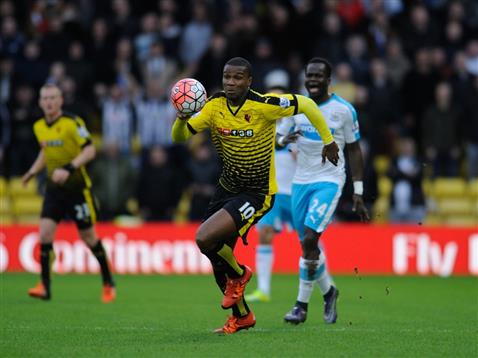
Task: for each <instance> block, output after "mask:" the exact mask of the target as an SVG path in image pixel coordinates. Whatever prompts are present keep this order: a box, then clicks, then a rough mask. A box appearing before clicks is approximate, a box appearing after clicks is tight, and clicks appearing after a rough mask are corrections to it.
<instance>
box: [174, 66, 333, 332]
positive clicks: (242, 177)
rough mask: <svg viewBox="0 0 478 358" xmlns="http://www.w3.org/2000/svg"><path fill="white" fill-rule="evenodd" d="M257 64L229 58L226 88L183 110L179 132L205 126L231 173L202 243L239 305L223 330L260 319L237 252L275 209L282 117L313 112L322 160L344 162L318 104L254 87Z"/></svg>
mask: <svg viewBox="0 0 478 358" xmlns="http://www.w3.org/2000/svg"><path fill="white" fill-rule="evenodd" d="M251 73H252V69H251V65H250V63H249V62H248V61H247V60H246V59H244V58H241V57H235V58H232V59H231V60H229V61H228V62H227V63H226V65H225V66H224V71H223V77H222V82H223V89H224V90H223V91H221V92H219V93H217V94H215V95H213V96H212V97H211V98H210V99H209V100H208V102H207V103H206V105H205V106H204V108H203V109H202V110H201V112H199V113H198V114H196V115H194V116H192V117H187V116H184V115H181V114H179V113H178V118H177V119H176V121H175V122H174V125H173V129H172V138H173V140H174V141H175V142H184V141H186V140H187V139H188V138H190V137H191V136H192V135H194V134H196V133H198V132H201V131H203V130H205V129H209V130H210V131H211V137H212V141H213V143H214V145H215V147H216V150H217V152H218V154H219V156H220V158H221V160H222V164H223V171H222V174H221V177H220V179H219V183H218V185H217V187H216V192H215V194H214V196H213V198H212V200H211V202H210V204H209V207H208V209H207V212H206V215H205V218H204V221H203V223H202V224H201V226H200V227H199V229H198V231H197V233H196V243H197V245H198V246H199V249H200V250H201V252H202V253H203V254H204V255H206V256H207V257H208V258H209V260H210V261H211V264H212V267H213V271H214V276H215V279H216V282H217V284H218V286H219V288H220V289H221V291H222V292H223V294H224V297H223V300H222V304H221V306H222V308H223V309H229V308H232V315H231V316H230V317H229V318H228V320H227V322H226V324H225V325H224V326H223V327H221V328H219V329H217V330H215V332H216V333H220V334H232V333H235V332H237V331H239V330H241V329H248V328H251V327H253V326H254V325H255V323H256V320H255V317H254V314H253V313H252V312H251V310H250V309H249V307H248V306H247V303H246V301H245V300H244V289H245V287H246V284H247V283H248V282H249V280H250V278H251V276H252V272H251V270H250V268H249V267H247V266H245V265H241V264H239V263H238V262H237V260H236V258H235V256H234V253H233V250H234V247H235V245H236V242H237V238H238V236H240V237H241V238H242V239H243V242H244V243H245V244H247V239H246V238H247V233H248V231H249V229H250V228H251V227H252V225H254V224H255V223H256V222H257V221H258V220H259V219H260V218H261V217H262V216H263V215H264V214H265V213H267V212H268V211H269V210H270V208H271V207H272V204H273V201H274V194H275V192H276V191H277V184H276V179H275V168H274V142H275V127H276V125H275V124H276V120H277V119H279V118H282V117H286V116H291V115H294V114H297V113H305V114H306V115H307V117H308V118H309V119H310V121H311V123H312V124H313V125H314V126H315V127H316V128H317V130H318V131H319V133H320V135H321V137H322V138H324V143H325V146H324V150H323V152H322V160H323V161H324V162H325V160H326V159H328V160H329V161H330V162H332V163H333V164H334V165H336V164H337V162H338V147H337V145H336V143H335V142H334V138H333V137H332V134H331V133H330V130H329V129H328V127H327V124H326V122H325V119H324V117H323V115H322V113H321V112H320V110H319V109H318V108H317V106H316V105H315V103H314V102H313V101H312V100H310V99H309V98H306V97H304V96H300V95H293V94H287V95H281V96H276V95H262V94H260V93H257V92H255V91H253V90H252V89H251V88H250V86H251V83H252V75H251Z"/></svg>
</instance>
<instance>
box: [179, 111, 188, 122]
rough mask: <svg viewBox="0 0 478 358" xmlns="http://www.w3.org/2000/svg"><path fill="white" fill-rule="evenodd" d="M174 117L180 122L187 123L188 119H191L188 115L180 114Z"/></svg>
mask: <svg viewBox="0 0 478 358" xmlns="http://www.w3.org/2000/svg"><path fill="white" fill-rule="evenodd" d="M176 117H178V118H179V119H180V120H182V121H187V120H188V119H189V118H191V115H190V114H184V113H181V112H176Z"/></svg>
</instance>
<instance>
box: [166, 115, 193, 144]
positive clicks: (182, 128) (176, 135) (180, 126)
mask: <svg viewBox="0 0 478 358" xmlns="http://www.w3.org/2000/svg"><path fill="white" fill-rule="evenodd" d="M189 118H191V116H188V115H184V114H181V113H178V114H177V117H176V120H175V121H174V124H173V128H172V130H171V138H172V139H173V142H174V143H183V142H185V141H187V140H188V139H189V138H191V137H192V136H193V134H192V133H191V131H190V130H189V128H188V125H187V123H188V119H189Z"/></svg>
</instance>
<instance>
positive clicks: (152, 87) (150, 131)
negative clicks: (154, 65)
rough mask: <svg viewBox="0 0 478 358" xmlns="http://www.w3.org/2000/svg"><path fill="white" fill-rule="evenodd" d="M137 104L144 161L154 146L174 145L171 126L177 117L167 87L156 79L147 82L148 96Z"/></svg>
mask: <svg viewBox="0 0 478 358" xmlns="http://www.w3.org/2000/svg"><path fill="white" fill-rule="evenodd" d="M135 106H136V116H137V133H138V136H139V140H140V143H141V148H142V159H143V160H142V162H146V161H147V159H148V158H149V156H150V150H151V148H152V147H153V146H156V145H159V146H162V147H165V148H169V147H170V146H171V145H172V139H171V128H172V126H173V122H174V120H175V119H176V110H175V109H174V107H173V106H172V105H171V102H170V101H169V98H168V96H167V91H166V90H165V88H164V87H161V85H160V84H159V82H157V81H156V80H154V79H153V80H150V81H148V82H147V83H146V96H145V97H144V98H141V99H140V100H138V101H137V102H136V103H135Z"/></svg>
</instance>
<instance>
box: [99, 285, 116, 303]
mask: <svg viewBox="0 0 478 358" xmlns="http://www.w3.org/2000/svg"><path fill="white" fill-rule="evenodd" d="M115 299H116V288H114V286H111V285H109V284H105V285H103V294H102V295H101V301H103V303H110V302H113V301H114V300H115Z"/></svg>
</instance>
